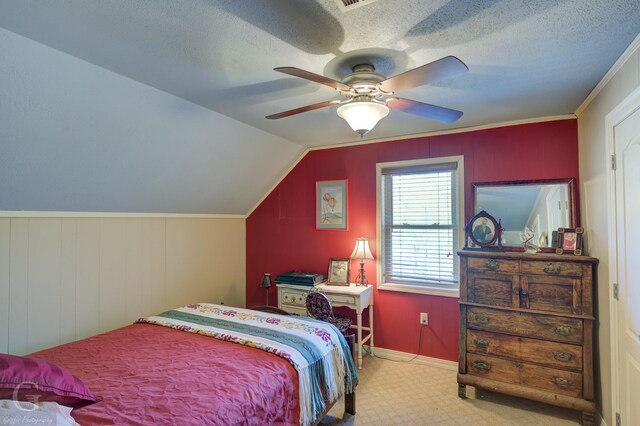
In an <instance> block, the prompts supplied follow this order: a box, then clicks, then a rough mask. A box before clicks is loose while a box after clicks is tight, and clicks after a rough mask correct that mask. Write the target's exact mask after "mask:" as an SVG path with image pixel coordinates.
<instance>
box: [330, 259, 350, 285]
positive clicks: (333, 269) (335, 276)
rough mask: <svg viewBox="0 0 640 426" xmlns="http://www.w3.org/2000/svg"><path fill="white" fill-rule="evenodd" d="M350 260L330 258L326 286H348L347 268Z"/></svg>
mask: <svg viewBox="0 0 640 426" xmlns="http://www.w3.org/2000/svg"><path fill="white" fill-rule="evenodd" d="M350 266H351V259H349V258H348V257H347V258H333V257H332V258H331V259H329V274H328V275H327V285H342V286H348V285H349V268H350Z"/></svg>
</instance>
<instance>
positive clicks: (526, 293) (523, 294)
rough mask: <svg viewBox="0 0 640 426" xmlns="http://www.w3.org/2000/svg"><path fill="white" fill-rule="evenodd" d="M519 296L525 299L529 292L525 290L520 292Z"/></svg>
mask: <svg viewBox="0 0 640 426" xmlns="http://www.w3.org/2000/svg"><path fill="white" fill-rule="evenodd" d="M520 295H521V296H522V297H527V296H528V295H529V292H528V291H527V290H520Z"/></svg>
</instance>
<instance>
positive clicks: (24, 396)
mask: <svg viewBox="0 0 640 426" xmlns="http://www.w3.org/2000/svg"><path fill="white" fill-rule="evenodd" d="M14 397H15V398H16V399H17V400H18V401H31V402H41V401H53V402H57V403H58V404H61V405H68V406H81V405H87V404H92V403H94V402H97V399H96V397H95V396H93V394H92V393H91V391H89V389H88V388H87V386H86V385H85V384H84V383H83V382H82V380H80V379H79V378H77V377H76V376H74V375H73V374H71V372H69V370H67V369H65V368H62V367H59V366H57V365H54V364H50V363H48V362H46V361H42V360H39V359H35V358H27V357H22V356H15V355H8V354H0V399H13V398H14Z"/></svg>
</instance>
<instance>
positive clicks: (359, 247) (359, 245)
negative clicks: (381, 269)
mask: <svg viewBox="0 0 640 426" xmlns="http://www.w3.org/2000/svg"><path fill="white" fill-rule="evenodd" d="M351 259H359V260H360V272H358V276H357V277H356V285H363V286H367V285H368V284H369V281H367V276H366V275H365V274H364V261H365V260H373V255H372V254H371V250H370V249H369V240H367V239H366V238H358V239H357V240H356V247H355V248H354V249H353V253H351Z"/></svg>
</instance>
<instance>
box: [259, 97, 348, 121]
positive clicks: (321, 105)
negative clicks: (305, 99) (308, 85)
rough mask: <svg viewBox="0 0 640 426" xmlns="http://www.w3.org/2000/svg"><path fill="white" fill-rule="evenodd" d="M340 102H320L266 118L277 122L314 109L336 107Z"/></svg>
mask: <svg viewBox="0 0 640 426" xmlns="http://www.w3.org/2000/svg"><path fill="white" fill-rule="evenodd" d="M339 103H340V101H339V100H337V99H336V100H333V101H324V102H319V103H317V104H313V105H307V106H303V107H300V108H296V109H290V110H289V111H283V112H279V113H277V114H271V115H267V116H266V117H265V118H268V119H269V120H277V119H279V118H285V117H289V116H291V115H296V114H300V113H303V112H307V111H313V110H314V109H320V108H325V107H328V106H331V105H335V104H339Z"/></svg>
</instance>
